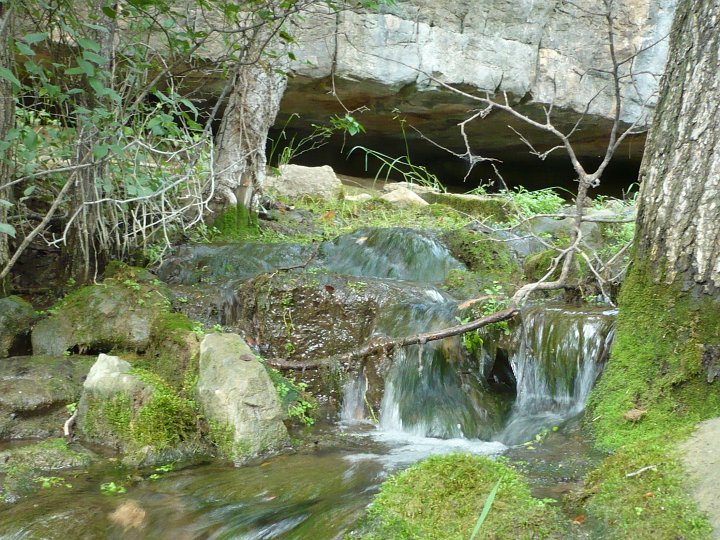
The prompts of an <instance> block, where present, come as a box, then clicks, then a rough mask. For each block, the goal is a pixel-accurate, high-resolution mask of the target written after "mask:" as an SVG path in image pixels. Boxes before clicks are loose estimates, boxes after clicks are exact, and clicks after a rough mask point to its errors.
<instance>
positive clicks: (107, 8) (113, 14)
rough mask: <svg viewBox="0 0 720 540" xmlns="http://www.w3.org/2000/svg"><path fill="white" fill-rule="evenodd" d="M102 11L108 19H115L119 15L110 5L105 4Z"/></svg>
mask: <svg viewBox="0 0 720 540" xmlns="http://www.w3.org/2000/svg"><path fill="white" fill-rule="evenodd" d="M102 12H103V13H104V14H105V16H106V17H107V18H108V19H111V20H113V21H114V20H115V18H116V17H117V12H116V11H115V10H114V9H113V8H111V7H110V6H103V8H102Z"/></svg>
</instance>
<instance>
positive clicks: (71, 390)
mask: <svg viewBox="0 0 720 540" xmlns="http://www.w3.org/2000/svg"><path fill="white" fill-rule="evenodd" d="M94 361H95V359H94V358H92V357H87V356H61V357H53V356H24V357H15V358H7V359H5V360H3V361H2V362H0V439H24V438H31V437H48V436H51V435H60V434H62V428H63V423H64V422H65V420H66V419H67V418H68V417H69V416H70V413H68V412H67V410H66V409H65V405H67V404H69V403H74V402H76V401H77V400H78V398H79V397H80V391H81V389H82V385H83V380H84V378H85V376H86V375H87V373H88V371H89V370H90V367H91V366H92V364H93V362H94Z"/></svg>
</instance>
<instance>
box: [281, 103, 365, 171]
mask: <svg viewBox="0 0 720 540" xmlns="http://www.w3.org/2000/svg"><path fill="white" fill-rule="evenodd" d="M295 118H300V115H299V114H297V113H293V114H291V115H290V116H289V117H288V119H287V120H286V121H285V124H284V125H283V128H282V130H281V131H280V134H279V135H278V136H277V137H276V138H275V139H270V141H271V144H270V151H269V152H268V163H269V164H270V165H274V166H275V167H280V166H281V165H286V164H288V163H290V162H291V161H292V160H293V159H295V158H296V157H298V156H300V155H302V154H305V153H306V152H310V151H312V150H317V149H318V148H321V147H323V146H325V145H326V144H327V143H328V142H330V138H331V137H332V136H333V135H334V134H335V133H338V132H339V133H342V134H343V137H345V136H346V135H350V136H351V137H352V136H353V135H357V134H358V133H365V128H364V127H363V126H362V124H361V123H360V122H358V121H357V120H356V119H355V118H354V117H353V116H352V115H350V114H349V113H348V114H345V115H344V116H338V115H333V116H331V117H330V119H329V125H321V124H312V128H313V131H312V132H311V133H310V134H309V135H306V136H304V137H301V138H298V136H297V135H293V136H292V137H289V136H288V134H287V129H288V127H289V125H290V122H292V121H293V120H294V119H295ZM283 143H284V146H282V148H281V147H280V144H283ZM276 172H278V170H277V169H276Z"/></svg>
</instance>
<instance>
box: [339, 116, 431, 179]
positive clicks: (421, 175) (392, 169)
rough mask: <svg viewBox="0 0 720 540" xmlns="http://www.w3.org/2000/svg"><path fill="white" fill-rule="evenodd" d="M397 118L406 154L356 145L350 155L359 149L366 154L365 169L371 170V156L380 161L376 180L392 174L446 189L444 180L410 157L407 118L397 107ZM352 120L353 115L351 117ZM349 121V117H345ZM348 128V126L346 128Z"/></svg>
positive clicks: (387, 177)
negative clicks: (391, 154)
mask: <svg viewBox="0 0 720 540" xmlns="http://www.w3.org/2000/svg"><path fill="white" fill-rule="evenodd" d="M393 112H395V118H394V119H396V120H398V121H399V122H400V130H401V132H402V138H403V141H405V155H404V156H398V157H391V156H388V155H387V154H384V153H382V152H380V151H378V150H373V149H370V148H366V147H364V146H355V147H354V148H352V149H350V151H349V152H348V157H350V155H351V154H352V153H353V152H354V151H355V150H359V151H361V152H363V153H364V154H365V170H366V171H368V170H369V165H370V162H369V160H370V158H373V160H374V161H376V162H379V166H378V169H377V172H376V173H375V180H378V179H380V178H382V179H383V180H384V181H385V182H387V181H388V180H389V179H390V177H391V176H393V177H398V176H399V177H401V178H402V180H403V182H409V183H411V184H419V185H421V186H426V187H430V188H433V189H436V190H439V191H445V186H443V185H442V182H440V180H439V179H438V177H437V176H435V175H434V174H433V173H431V172H430V171H429V170H428V169H427V168H426V167H424V166H422V165H416V164H414V163H413V161H412V158H411V157H410V146H409V144H408V140H407V135H406V133H405V123H406V120H405V118H403V117H401V116H400V114H399V111H398V110H397V109H396V110H395V111H393ZM350 119H351V120H352V117H351V118H350ZM345 122H346V123H347V122H348V120H347V117H346V119H345ZM346 129H347V128H346Z"/></svg>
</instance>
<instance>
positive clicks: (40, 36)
mask: <svg viewBox="0 0 720 540" xmlns="http://www.w3.org/2000/svg"><path fill="white" fill-rule="evenodd" d="M47 38H48V33H47V32H36V33H34V34H25V35H24V36H23V37H22V38H21V39H22V40H23V41H24V42H25V43H27V44H28V45H33V44H35V43H40V42H41V41H45V40H46V39H47Z"/></svg>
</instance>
